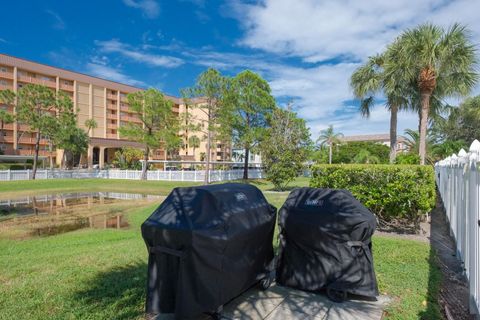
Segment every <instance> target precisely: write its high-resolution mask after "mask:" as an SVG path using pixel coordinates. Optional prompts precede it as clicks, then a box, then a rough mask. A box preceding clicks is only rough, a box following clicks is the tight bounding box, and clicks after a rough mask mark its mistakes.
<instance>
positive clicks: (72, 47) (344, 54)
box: [0, 0, 480, 137]
mask: <svg viewBox="0 0 480 320" xmlns="http://www.w3.org/2000/svg"><path fill="white" fill-rule="evenodd" d="M2 9H3V10H2V11H3V12H4V14H3V15H2V19H0V52H1V53H6V54H10V55H14V56H18V57H22V58H26V59H30V60H34V61H38V62H41V63H46V64H50V65H54V66H59V67H63V68H66V69H70V70H74V71H78V72H84V73H88V74H91V75H95V76H99V77H103V78H108V79H111V80H115V81H119V82H124V83H129V84H132V85H136V86H140V87H156V88H158V89H160V90H162V91H163V92H165V93H168V94H171V95H176V96H178V95H179V90H180V89H181V88H184V87H187V86H191V85H192V84H193V83H194V81H195V78H196V77H197V75H198V74H199V73H200V72H202V71H203V70H205V69H206V68H207V67H214V68H218V69H219V70H220V71H221V72H222V73H224V74H226V75H234V74H236V73H237V72H239V71H241V70H243V69H251V70H253V71H256V72H258V73H260V74H261V75H262V76H263V77H264V78H265V79H267V80H268V81H269V83H270V85H271V87H272V92H273V94H274V95H275V97H276V98H277V101H278V102H279V104H281V105H282V104H284V103H285V102H286V101H289V100H291V101H292V102H293V104H294V107H295V109H296V111H297V112H298V114H299V115H300V116H301V117H303V118H305V119H306V120H307V122H308V124H309V126H310V128H311V132H312V135H313V136H314V137H316V136H317V135H318V132H319V131H320V130H322V129H324V128H325V127H327V126H328V125H329V124H333V125H334V126H335V128H336V129H337V130H339V131H341V132H343V133H344V134H347V135H350V134H368V133H386V132H388V122H389V120H388V119H389V115H388V113H387V112H386V111H385V110H384V107H383V106H382V105H381V104H380V105H378V106H377V107H376V108H375V110H374V112H373V113H372V115H371V118H370V119H363V118H361V116H360V115H359V114H358V112H357V105H356V103H355V101H353V100H352V93H351V90H350V89H349V87H348V79H349V77H350V74H351V73H352V71H353V70H354V69H355V68H356V67H357V66H358V65H359V64H360V63H362V62H363V61H365V59H366V58H367V57H368V56H369V55H373V54H375V53H377V52H380V51H381V50H382V49H383V48H384V47H385V45H386V44H388V43H389V42H390V41H392V39H394V38H395V37H396V36H397V35H398V34H399V33H400V32H401V30H403V29H405V28H409V27H413V26H415V25H417V24H419V23H422V22H426V21H430V22H434V23H437V24H441V25H444V26H448V25H450V24H451V23H453V22H457V21H458V22H461V23H464V24H467V25H468V27H469V28H470V30H471V31H472V40H473V41H474V42H475V43H479V40H480V19H478V12H480V1H478V0H456V1H445V0H422V1H418V0H396V1H384V0H368V1H358V0H322V1H315V0H265V1H236V0H227V1H220V0H210V1H206V0H178V1H175V0H117V1H87V0H84V1H15V2H14V1H8V2H5V3H2ZM5 13H8V14H5ZM478 92H480V90H478V88H477V89H476V90H475V91H474V93H478ZM416 126H417V118H416V115H414V114H409V113H403V114H401V115H400V119H399V132H403V130H404V129H405V128H408V127H411V128H416Z"/></svg>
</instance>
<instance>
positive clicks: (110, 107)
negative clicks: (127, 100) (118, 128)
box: [107, 103, 117, 111]
mask: <svg viewBox="0 0 480 320" xmlns="http://www.w3.org/2000/svg"><path fill="white" fill-rule="evenodd" d="M107 109H109V110H115V111H116V110H117V105H116V104H112V103H108V104H107Z"/></svg>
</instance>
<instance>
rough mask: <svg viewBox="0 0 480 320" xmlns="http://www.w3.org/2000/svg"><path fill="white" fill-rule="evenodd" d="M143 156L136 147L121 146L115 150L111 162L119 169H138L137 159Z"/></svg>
mask: <svg viewBox="0 0 480 320" xmlns="http://www.w3.org/2000/svg"><path fill="white" fill-rule="evenodd" d="M142 158H143V152H142V151H141V150H139V149H137V148H132V147H123V148H122V149H120V150H118V151H116V152H115V160H113V163H114V165H115V166H117V167H118V168H120V169H124V170H125V169H134V170H138V169H140V165H139V161H140V160H141V159H142Z"/></svg>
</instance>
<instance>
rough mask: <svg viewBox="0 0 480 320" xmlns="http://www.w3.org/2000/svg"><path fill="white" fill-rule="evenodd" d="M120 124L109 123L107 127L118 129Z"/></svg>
mask: <svg viewBox="0 0 480 320" xmlns="http://www.w3.org/2000/svg"><path fill="white" fill-rule="evenodd" d="M117 128H118V126H117V124H116V123H107V129H117Z"/></svg>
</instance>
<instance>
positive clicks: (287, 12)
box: [226, 0, 480, 136]
mask: <svg viewBox="0 0 480 320" xmlns="http://www.w3.org/2000/svg"><path fill="white" fill-rule="evenodd" d="M229 9H230V11H229V14H232V12H233V15H234V16H235V17H236V18H237V19H238V21H239V22H240V24H241V25H242V27H243V28H244V36H243V38H242V39H241V40H240V41H239V44H240V45H243V46H245V47H248V48H252V49H258V50H261V51H263V52H264V53H268V54H270V55H271V57H279V58H284V57H287V58H291V59H300V61H301V63H297V64H295V66H292V65H291V64H287V63H281V62H280V63H278V64H277V65H271V64H270V65H267V67H265V66H264V67H265V68H263V69H262V70H263V71H264V72H265V74H264V75H265V77H266V78H267V79H268V80H269V82H270V84H271V87H272V90H273V93H274V94H275V95H276V96H277V97H287V96H290V97H294V103H295V105H296V106H297V111H298V113H299V115H300V116H302V117H304V118H305V119H306V120H307V121H308V123H309V125H310V127H311V131H312V134H313V135H314V136H316V135H317V134H318V131H319V130H321V129H323V128H325V127H327V126H328V124H333V125H334V126H336V127H338V129H340V130H341V131H344V133H345V134H359V133H382V132H383V133H386V132H388V129H389V114H388V112H387V111H386V110H385V109H384V108H383V107H378V108H376V110H374V112H373V113H372V117H371V118H370V119H364V118H362V117H361V116H360V115H359V113H358V112H357V110H356V108H355V107H352V106H351V104H350V103H349V102H350V100H351V99H353V95H352V93H351V90H350V88H349V78H350V75H351V73H352V71H353V70H354V69H355V67H356V66H358V64H359V63H361V62H362V61H364V60H365V59H366V58H367V57H368V56H370V55H374V54H376V53H378V52H380V51H382V50H383V49H384V48H385V46H386V45H387V44H388V43H390V42H391V41H393V40H394V39H395V37H396V36H398V35H399V34H400V33H401V32H402V31H403V30H404V29H406V28H411V27H414V26H416V25H418V24H420V23H424V22H427V21H429V22H433V23H436V24H439V25H442V26H449V25H451V24H452V23H454V22H460V23H463V24H467V26H468V28H469V29H470V30H472V32H473V37H472V40H473V41H474V43H475V44H478V43H479V42H480V19H478V14H477V13H478V12H479V11H480V1H471V0H455V1H448V0H422V1H418V0H397V1H384V0H369V1H358V0H322V1H316V0H263V1H260V2H256V3H253V2H250V3H245V2H240V1H237V0H232V1H231V2H230V5H229ZM272 59H274V58H270V59H269V61H270V60H272ZM226 63H228V61H227V62H226ZM246 65H247V66H248V64H246ZM251 65H253V66H254V68H255V67H258V66H260V65H258V64H256V62H255V61H254V62H253V64H251ZM259 69H261V68H259ZM474 92H479V89H478V88H477V89H476V90H475V91H474ZM416 122H417V117H416V115H415V114H402V115H401V116H400V117H399V130H398V132H399V133H402V132H403V130H404V129H405V128H406V127H411V128H416V126H417V124H416Z"/></svg>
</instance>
